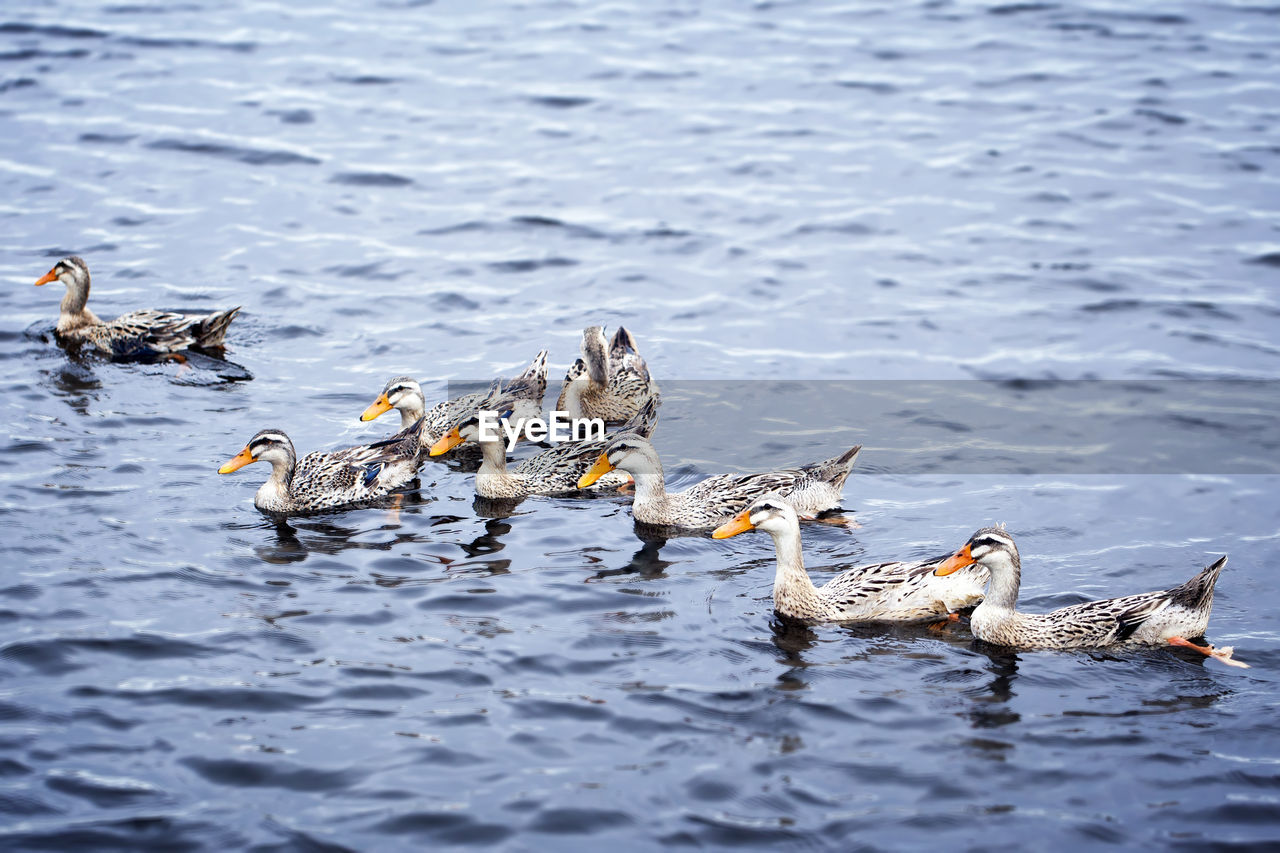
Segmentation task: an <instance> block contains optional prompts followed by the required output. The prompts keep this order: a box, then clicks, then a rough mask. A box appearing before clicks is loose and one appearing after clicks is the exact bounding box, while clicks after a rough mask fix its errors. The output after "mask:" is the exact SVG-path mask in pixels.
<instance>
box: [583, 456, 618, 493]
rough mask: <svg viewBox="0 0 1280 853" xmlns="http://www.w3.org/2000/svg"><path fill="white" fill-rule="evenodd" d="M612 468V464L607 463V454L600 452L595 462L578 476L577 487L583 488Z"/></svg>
mask: <svg viewBox="0 0 1280 853" xmlns="http://www.w3.org/2000/svg"><path fill="white" fill-rule="evenodd" d="M612 470H613V465H611V464H610V463H609V454H607V453H601V454H600V456H599V458H597V459H596V461H595V464H594V465H592V466H591V467H590V468H588V469H587V473H585V474H583V475H582V476H581V477H579V478H578V488H579V489H585V488H586V487H587V486H590V485H591V484H592V483H594V482H595V481H596V480H599V479H600V478H601V477H603V476H604V475H605V474H608V473H609V472H610V471H612Z"/></svg>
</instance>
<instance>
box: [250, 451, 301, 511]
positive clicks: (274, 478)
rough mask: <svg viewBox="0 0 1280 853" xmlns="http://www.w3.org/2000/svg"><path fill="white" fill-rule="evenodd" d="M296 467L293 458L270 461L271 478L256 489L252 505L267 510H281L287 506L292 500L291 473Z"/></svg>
mask: <svg viewBox="0 0 1280 853" xmlns="http://www.w3.org/2000/svg"><path fill="white" fill-rule="evenodd" d="M296 467H297V466H296V464H295V461H294V459H293V457H289V458H288V459H273V460H271V476H270V477H268V478H267V481H266V482H265V483H263V484H262V486H261V487H260V488H259V489H258V495H257V498H256V499H255V500H254V503H256V504H257V505H258V506H260V507H266V508H267V509H283V508H284V507H285V506H287V505H288V503H289V501H290V499H291V498H292V493H293V472H294V469H295V468H296Z"/></svg>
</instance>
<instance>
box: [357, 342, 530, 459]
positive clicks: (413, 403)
mask: <svg viewBox="0 0 1280 853" xmlns="http://www.w3.org/2000/svg"><path fill="white" fill-rule="evenodd" d="M499 391H500V393H502V394H504V395H506V396H507V397H509V398H510V400H511V401H512V403H513V405H514V409H515V414H514V415H513V417H514V418H516V419H521V418H528V417H533V416H535V415H538V414H539V413H540V412H541V411H542V397H543V395H544V394H546V391H547V351H546V350H542V351H540V352H539V353H538V354H537V355H536V356H534V358H533V361H532V362H530V363H529V366H528V367H526V368H525V369H524V371H523V372H521V373H520V375H519V376H517V377H516V378H514V379H512V380H509V381H507V382H505V383H502V384H501V385H500V386H499ZM492 393H494V389H489V390H487V391H479V392H476V393H472V394H463V395H461V396H458V397H454V398H453V399H451V400H444V401H443V402H440V403H437V404H436V405H434V406H432V407H431V408H430V409H427V408H426V398H425V397H424V396H423V393H422V386H421V385H420V384H419V383H418V380H416V379H414V378H413V377H412V376H397V377H395V378H394V379H391V380H389V381H388V382H387V384H386V385H385V386H384V387H383V389H382V393H381V394H380V395H378V399H377V400H375V401H374V402H373V404H372V405H370V406H369V408H368V409H366V410H365V413H364V415H363V416H362V419H363V420H372V419H373V418H376V417H378V416H379V415H381V414H382V413H383V412H386V411H388V410H389V409H395V410H396V411H398V412H399V413H400V428H401V429H407V428H408V427H409V426H410V425H412V424H413V423H414V421H416V420H418V419H419V418H425V422H424V424H423V428H422V432H421V436H422V449H423V454H424V455H425V454H426V451H428V450H430V449H431V445H433V444H435V443H436V442H437V441H439V440H440V438H441V437H442V436H443V435H444V434H445V433H446V432H448V431H449V430H450V429H452V428H453V426H454V424H456V423H458V422H459V421H461V420H463V419H465V418H467V417H469V416H470V415H473V414H475V413H476V412H477V411H479V409H480V407H481V405H482V404H483V403H484V401H485V400H486V399H488V398H489V397H490V395H491V394H492Z"/></svg>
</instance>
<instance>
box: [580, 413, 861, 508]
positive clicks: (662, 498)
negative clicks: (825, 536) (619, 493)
mask: <svg viewBox="0 0 1280 853" xmlns="http://www.w3.org/2000/svg"><path fill="white" fill-rule="evenodd" d="M861 450H862V445H855V446H854V447H851V448H850V449H849V450H846V451H845V452H844V453H842V454H840V455H839V456H836V457H833V458H831V459H827V460H825V461H823V462H815V463H813V464H811V465H805V466H803V467H800V468H783V469H779V470H777V471H763V472H760V473H758V474H718V475H715V476H713V477H708V478H707V479H705V480H702V481H701V482H698V483H695V484H694V485H692V486H690V487H689V488H687V489H685V490H683V491H680V492H668V491H667V489H666V483H665V479H664V475H663V472H662V462H661V460H659V458H658V453H657V451H656V450H654V449H653V445H651V444H650V443H649V442H648V441H647V440H646V439H644V438H642V437H640V436H632V435H623V436H620V437H618V438H617V439H615V440H613V441H611V442H610V443H609V446H608V447H607V448H606V450H605V456H606V457H607V459H608V462H609V465H611V466H612V467H614V468H618V469H620V470H622V471H626V472H627V473H628V474H630V475H631V476H632V477H633V478H634V479H635V481H636V496H635V500H634V501H633V502H632V504H631V514H632V515H633V516H634V517H635V520H636V521H639V522H641V523H643V524H649V525H654V526H658V527H674V528H685V529H697V530H708V529H710V528H713V527H717V526H719V525H721V524H723V523H724V522H726V521H728V520H729V519H730V518H732V517H733V516H734V515H736V514H737V513H739V512H741V511H742V510H744V509H746V508H747V507H748V506H749V505H750V504H751V503H752V502H753V501H755V500H757V499H758V498H760V497H761V496H762V495H765V494H769V493H771V492H776V493H777V494H779V495H781V496H782V497H784V498H786V499H787V501H788V502H790V503H791V505H792V506H794V507H795V509H796V512H798V513H800V514H801V515H803V516H806V517H812V516H814V515H817V514H818V513H820V512H823V511H825V510H828V509H833V508H834V507H836V506H839V504H840V496H841V491H842V490H843V488H844V483H845V480H847V479H848V477H849V472H850V471H851V470H852V469H853V464H854V462H855V461H856V460H857V458H858V452H859V451H861Z"/></svg>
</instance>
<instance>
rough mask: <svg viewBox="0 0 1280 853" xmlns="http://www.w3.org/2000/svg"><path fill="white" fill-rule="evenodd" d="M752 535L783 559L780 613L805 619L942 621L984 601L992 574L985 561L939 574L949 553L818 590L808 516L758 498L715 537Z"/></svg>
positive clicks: (862, 570)
mask: <svg viewBox="0 0 1280 853" xmlns="http://www.w3.org/2000/svg"><path fill="white" fill-rule="evenodd" d="M748 530H763V531H764V532H765V533H768V534H769V535H770V536H771V537H773V545H774V549H775V550H776V551H777V555H778V568H777V572H776V573H775V574H774V577H773V608H774V610H776V611H777V612H778V613H779V614H780V615H782V616H786V617H788V618H790V619H795V620H798V621H801V622H807V623H819V622H934V621H937V620H939V619H945V618H948V617H950V616H952V615H953V614H955V612H956V611H958V610H963V609H965V608H967V607H972V606H974V605H975V604H978V603H979V602H981V601H982V593H983V589H984V588H985V587H986V585H987V579H988V572H987V570H986V569H985V568H983V567H981V566H978V565H977V564H974V565H971V566H968V567H966V568H964V569H962V570H960V571H958V572H956V573H955V574H954V575H953V576H951V577H949V578H947V579H946V580H943V579H941V578H939V577H937V576H935V575H934V573H933V572H934V569H936V568H937V567H938V566H939V565H940V564H941V563H942V561H943V560H946V559H948V557H949V556H950V555H948V554H944V555H942V556H941V557H936V558H934V559H931V560H918V561H915V562H895V563H872V564H869V565H865V566H855V567H854V568H851V569H848V570H847V571H843V572H841V573H840V574H838V575H836V576H835V577H833V578H832V579H831V580H829V581H827V582H826V583H825V584H823V585H822V586H814V585H813V581H812V579H810V577H809V573H808V572H807V571H805V568H804V555H803V553H802V550H801V546H800V516H799V515H798V514H797V513H796V510H795V507H793V506H792V505H791V504H790V503H789V502H788V501H787V500H786V499H785V498H782V497H781V496H779V495H776V494H771V495H766V496H765V497H763V498H760V499H759V500H757V501H755V502H754V503H753V504H751V506H749V507H747V508H746V509H744V510H743V511H742V512H740V513H738V514H737V515H735V516H734V517H733V518H732V519H731V520H730V521H727V522H725V523H724V524H722V525H720V526H719V527H717V528H716V529H715V531H714V532H713V533H712V534H711V537H712V538H713V539H728V538H729V537H731V536H737V535H738V534H739V533H745V532H746V531H748Z"/></svg>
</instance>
